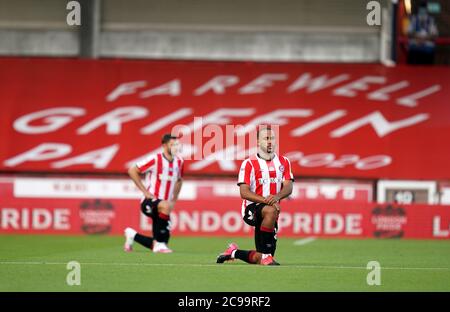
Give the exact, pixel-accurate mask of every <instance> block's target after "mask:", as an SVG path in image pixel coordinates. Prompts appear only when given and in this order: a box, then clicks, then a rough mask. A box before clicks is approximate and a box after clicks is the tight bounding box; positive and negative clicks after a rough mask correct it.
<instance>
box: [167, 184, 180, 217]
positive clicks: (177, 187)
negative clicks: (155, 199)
mask: <svg viewBox="0 0 450 312" xmlns="http://www.w3.org/2000/svg"><path fill="white" fill-rule="evenodd" d="M182 185H183V179H181V178H180V179H178V180H177V182H175V186H174V190H173V198H172V200H171V201H170V202H169V210H170V211H172V210H173V208H174V206H175V203H176V201H177V200H178V195H179V194H180V191H181V186H182Z"/></svg>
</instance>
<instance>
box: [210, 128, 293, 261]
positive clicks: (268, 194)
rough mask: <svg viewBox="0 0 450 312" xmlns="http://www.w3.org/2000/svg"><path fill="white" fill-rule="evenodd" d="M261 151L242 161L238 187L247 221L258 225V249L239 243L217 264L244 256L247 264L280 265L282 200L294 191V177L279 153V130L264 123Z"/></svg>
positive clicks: (227, 251)
mask: <svg viewBox="0 0 450 312" xmlns="http://www.w3.org/2000/svg"><path fill="white" fill-rule="evenodd" d="M257 140H258V153H257V154H255V155H252V156H250V157H249V158H247V159H246V160H244V161H243V162H242V165H241V169H240V171H239V177H238V186H239V188H240V194H241V197H242V199H243V202H242V217H243V219H244V222H245V223H247V224H249V225H251V226H254V227H255V245H256V246H255V247H256V250H241V249H238V246H237V245H236V244H235V243H231V244H230V245H229V246H228V248H227V249H226V250H225V252H223V253H222V254H220V255H219V256H218V257H217V263H223V262H225V261H228V260H232V259H240V260H243V261H245V262H247V263H252V264H262V265H279V263H278V262H277V261H275V259H274V258H273V257H274V255H275V250H276V246H277V237H276V232H277V229H278V223H277V220H278V215H279V213H280V201H281V200H282V199H283V198H286V197H288V196H289V195H291V193H292V185H293V182H294V176H293V174H292V170H291V163H290V162H289V159H288V158H287V157H284V156H278V155H277V154H276V153H275V147H276V138H275V131H274V130H273V129H271V128H270V127H269V126H261V127H259V129H258V132H257Z"/></svg>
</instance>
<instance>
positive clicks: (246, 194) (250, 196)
mask: <svg viewBox="0 0 450 312" xmlns="http://www.w3.org/2000/svg"><path fill="white" fill-rule="evenodd" d="M239 190H240V193H241V198H242V199H246V200H249V201H252V202H254V203H262V204H266V199H265V198H264V197H263V196H261V195H258V194H256V193H254V192H252V191H251V190H250V186H248V185H247V184H245V183H242V184H240V185H239Z"/></svg>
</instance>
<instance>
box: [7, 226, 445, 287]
mask: <svg viewBox="0 0 450 312" xmlns="http://www.w3.org/2000/svg"><path fill="white" fill-rule="evenodd" d="M231 241H235V242H236V243H238V244H239V246H240V247H241V248H242V249H250V248H252V247H253V240H252V238H250V237H249V238H234V239H233V238H220V237H210V238H205V237H203V238H200V237H176V236H175V237H173V238H172V240H171V244H170V245H171V247H172V248H173V249H174V250H175V252H174V253H173V254H152V253H151V252H150V251H149V250H147V249H145V248H143V247H141V246H139V245H137V244H135V248H134V249H135V251H134V252H132V253H125V252H123V251H122V245H123V237H119V236H46V235H36V236H26V235H0V291H151V292H164V291H232V292H235V291H258V292H259V291H261V292H263V291H450V241H448V240H447V241H431V240H375V239H373V240H350V239H341V240H338V239H317V240H315V241H312V242H310V243H308V244H304V245H295V244H294V242H295V241H296V239H288V238H283V237H281V238H280V239H279V242H278V249H277V254H276V259H277V260H278V261H279V262H280V263H281V264H282V265H281V266H279V267H273V266H271V267H266V266H256V265H249V264H246V263H244V262H241V261H235V262H232V263H225V264H216V263H215V259H216V255H217V254H218V253H220V252H221V251H223V250H224V249H225V247H226V244H227V243H228V242H231ZM72 260H75V261H78V262H79V263H80V264H81V285H80V286H68V285H67V283H66V276H67V274H68V273H69V270H68V269H67V268H66V264H67V262H69V261H72ZM371 260H375V261H378V262H379V263H380V265H381V285H379V286H376V285H375V286H369V285H367V282H366V277H367V274H368V273H369V272H370V271H369V270H368V269H367V267H366V266H367V263H368V262H369V261H371Z"/></svg>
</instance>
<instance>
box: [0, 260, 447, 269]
mask: <svg viewBox="0 0 450 312" xmlns="http://www.w3.org/2000/svg"><path fill="white" fill-rule="evenodd" d="M68 262H69V261H68ZM68 262H45V261H0V265H67V263H68ZM80 265H101V266H167V267H173V266H177V267H180V266H186V267H224V266H225V267H229V268H231V267H249V265H248V264H244V263H243V264H232V265H227V264H225V265H223V264H222V265H219V264H200V263H125V262H80ZM254 267H261V266H254ZM277 268H298V269H344V270H367V267H364V266H344V265H342V266H333V265H281V266H277ZM381 270H439V271H450V268H439V267H437V268H436V267H435V268H426V267H383V266H382V267H381Z"/></svg>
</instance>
